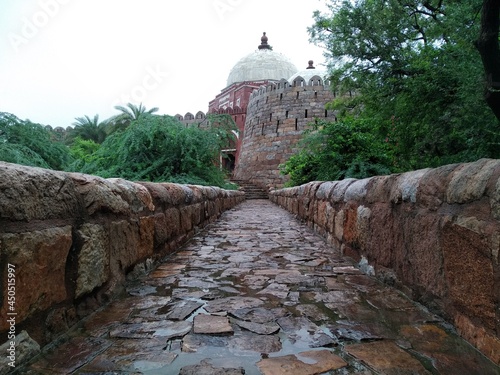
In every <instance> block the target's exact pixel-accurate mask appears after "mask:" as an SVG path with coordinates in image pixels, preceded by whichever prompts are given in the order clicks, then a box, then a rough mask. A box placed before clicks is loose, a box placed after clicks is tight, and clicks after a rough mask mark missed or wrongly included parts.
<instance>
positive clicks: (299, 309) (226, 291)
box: [22, 200, 500, 375]
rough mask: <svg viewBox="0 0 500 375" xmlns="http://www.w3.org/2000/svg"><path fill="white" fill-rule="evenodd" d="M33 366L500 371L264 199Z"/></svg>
mask: <svg viewBox="0 0 500 375" xmlns="http://www.w3.org/2000/svg"><path fill="white" fill-rule="evenodd" d="M127 291H128V296H126V297H124V298H123V299H121V300H118V301H115V302H113V303H111V304H110V305H108V306H107V307H105V308H103V309H101V310H100V311H97V312H96V313H94V314H93V315H92V316H90V317H89V318H87V319H86V320H85V321H84V322H82V323H81V324H80V325H79V327H78V328H77V329H74V330H73V331H72V332H71V333H70V334H69V335H68V340H67V341H66V342H64V343H63V344H61V345H60V346H58V347H56V348H55V349H52V350H46V351H45V352H44V353H43V355H42V356H40V357H39V358H37V359H36V360H35V361H34V362H33V363H32V364H31V365H30V366H29V368H26V369H23V372H22V373H27V374H42V375H44V374H82V375H83V374H151V375H152V374H167V375H168V374H172V375H174V374H175V375H177V374H184V375H186V374H196V375H203V374H214V375H218V374H247V375H248V374H250V375H252V374H253V375H257V374H264V375H281V374H283V375H285V374H286V375H294V374H297V375H305V374H363V375H368V374H432V375H436V374H446V375H448V374H453V375H454V374H460V375H464V374H465V375H466V374H478V375H490V374H491V375H499V374H500V369H499V368H498V367H497V366H495V365H494V364H492V363H491V362H490V361H489V360H487V359H486V358H485V357H484V356H482V355H481V354H480V353H479V352H477V351H476V350H475V349H473V348H472V347H471V346H470V345H469V344H467V343H466V342H465V341H463V340H461V339H460V338H459V337H458V336H457V335H456V334H455V333H454V332H453V330H452V328H451V327H450V326H448V325H446V324H445V323H444V322H443V321H441V320H440V319H439V318H438V317H436V316H434V315H432V314H430V313H429V312H428V311H427V310H425V309H424V308H422V307H421V306H419V305H417V304H415V303H413V302H411V301H410V300H408V299H407V298H406V297H405V296H404V295H402V294H401V293H400V292H398V291H397V290H395V289H393V288H390V287H388V286H386V285H383V284H381V283H380V282H378V281H377V280H376V279H374V278H372V277H369V276H366V275H364V274H362V273H361V272H360V271H359V269H358V268H357V267H356V266H355V265H353V263H352V261H351V260H349V259H345V258H342V257H341V256H340V254H339V253H338V252H336V251H334V250H333V249H332V248H331V247H330V246H328V245H327V244H326V243H325V241H324V240H323V239H322V238H321V237H319V236H317V235H316V234H315V233H313V232H312V231H311V230H310V229H309V228H307V227H306V226H304V225H302V224H301V223H300V222H299V221H297V220H296V219H295V218H294V217H293V216H292V215H290V214H289V213H287V212H286V211H283V210H282V209H281V208H279V207H277V206H275V205H273V204H272V203H270V202H269V201H264V200H262V201H261V200H252V201H247V202H245V203H243V204H241V205H240V206H238V207H236V208H235V209H233V210H231V211H228V212H226V213H225V214H224V215H223V216H222V217H221V219H220V220H219V221H218V222H217V223H214V224H212V225H211V226H210V227H209V228H208V229H207V230H205V231H204V232H202V233H201V234H199V235H198V236H197V237H196V238H194V239H193V240H192V241H190V242H189V243H188V244H187V245H186V246H185V247H184V248H182V249H181V250H180V251H179V252H178V253H177V254H176V255H174V256H172V257H170V258H169V259H167V260H166V261H165V262H164V263H163V264H162V265H160V266H159V267H158V268H157V269H156V270H154V271H153V272H151V273H150V274H149V275H148V276H146V277H145V278H144V279H142V280H140V281H139V282H134V283H132V284H130V285H128V287H127Z"/></svg>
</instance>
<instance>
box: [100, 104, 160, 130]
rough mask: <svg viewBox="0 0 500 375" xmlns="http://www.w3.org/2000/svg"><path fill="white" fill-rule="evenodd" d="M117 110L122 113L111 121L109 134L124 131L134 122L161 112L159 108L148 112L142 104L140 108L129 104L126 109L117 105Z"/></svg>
mask: <svg viewBox="0 0 500 375" xmlns="http://www.w3.org/2000/svg"><path fill="white" fill-rule="evenodd" d="M115 109H117V110H118V111H120V112H121V113H120V114H118V115H116V116H114V117H112V118H110V119H109V121H110V127H109V130H108V134H111V133H114V132H116V131H118V130H124V129H126V128H127V127H128V126H129V125H130V123H131V122H132V121H136V120H139V119H140V118H143V117H144V116H147V115H151V114H153V113H155V112H158V110H159V108H158V107H154V108H151V109H149V110H146V107H145V106H143V105H142V103H140V104H139V106H137V105H135V104H132V103H128V104H127V106H126V107H124V106H121V105H117V106H115Z"/></svg>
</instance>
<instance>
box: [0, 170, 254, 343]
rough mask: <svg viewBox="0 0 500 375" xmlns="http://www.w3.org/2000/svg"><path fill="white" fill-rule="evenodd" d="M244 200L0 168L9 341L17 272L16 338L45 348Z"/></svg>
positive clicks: (213, 191) (201, 190)
mask: <svg viewBox="0 0 500 375" xmlns="http://www.w3.org/2000/svg"><path fill="white" fill-rule="evenodd" d="M244 199H245V197H244V194H243V193H241V192H238V191H226V190H222V189H219V188H215V187H201V186H186V185H177V184H169V183H133V182H130V181H126V180H121V179H102V178H99V177H95V176H89V175H84V174H77V173H64V172H56V171H51V170H46V169H41V168H31V167H25V166H20V165H16V164H9V163H3V162H0V301H1V302H2V305H1V307H0V333H1V337H4V334H5V333H6V332H8V330H9V328H10V326H9V323H8V322H7V317H8V315H7V314H8V313H9V312H11V311H12V310H9V307H10V306H11V305H9V303H8V295H7V290H8V289H7V283H8V265H9V264H11V265H13V266H15V268H14V269H15V305H13V306H14V311H15V313H16V315H15V320H16V331H17V333H20V332H21V331H22V330H25V331H27V332H28V334H29V335H30V336H31V337H32V338H34V339H35V340H36V341H37V342H38V343H39V344H41V345H44V344H45V343H47V342H49V341H51V340H53V339H54V338H55V337H56V336H57V335H59V334H60V333H62V332H64V331H66V330H67V329H68V328H69V327H70V326H71V325H73V324H74V323H75V322H77V321H78V320H79V319H81V318H82V317H83V316H85V315H87V314H88V313H89V312H91V311H93V310H95V309H96V308H98V307H99V306H101V305H102V304H103V303H105V302H107V301H108V300H110V299H111V298H113V297H114V296H115V295H116V294H118V293H119V292H120V291H121V290H122V288H123V285H124V282H125V277H126V275H127V274H129V273H131V272H133V273H140V271H141V269H142V270H145V269H147V268H148V267H151V265H152V264H154V262H155V261H158V260H160V259H162V258H164V257H165V256H166V255H168V254H170V253H172V252H174V251H175V250H177V249H178V248H179V246H180V245H182V244H183V243H184V242H185V241H187V240H188V239H189V238H190V237H192V236H193V235H194V234H195V233H196V232H197V231H198V230H200V229H201V228H203V227H204V226H205V225H206V224H208V223H210V222H213V221H214V220H215V219H216V218H217V217H218V216H219V215H220V214H221V213H222V212H223V211H225V210H227V209H230V208H232V207H234V206H235V205H237V204H238V203H240V202H241V201H243V200H244ZM2 342H3V341H2Z"/></svg>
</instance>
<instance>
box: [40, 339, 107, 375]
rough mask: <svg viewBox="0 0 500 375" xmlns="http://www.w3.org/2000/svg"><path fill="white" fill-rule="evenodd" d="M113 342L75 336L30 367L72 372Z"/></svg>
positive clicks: (56, 371) (41, 370)
mask: <svg viewBox="0 0 500 375" xmlns="http://www.w3.org/2000/svg"><path fill="white" fill-rule="evenodd" d="M111 344H112V342H111V341H109V340H104V339H100V338H94V337H91V338H84V337H75V338H73V339H72V340H70V341H68V342H67V343H65V344H63V345H61V346H60V347H59V348H58V350H57V351H56V352H54V353H52V354H49V355H48V356H46V357H45V358H43V359H42V360H41V361H38V362H37V363H35V364H34V365H32V366H31V367H30V368H31V369H33V370H36V371H40V372H42V373H43V371H44V370H49V371H51V372H53V373H60V374H71V373H72V372H73V371H75V370H77V369H78V368H80V367H82V366H84V365H85V364H87V363H88V362H90V361H91V360H93V359H94V358H95V357H97V356H98V355H99V354H101V353H102V352H104V351H105V350H106V349H108V348H109V347H110V346H111Z"/></svg>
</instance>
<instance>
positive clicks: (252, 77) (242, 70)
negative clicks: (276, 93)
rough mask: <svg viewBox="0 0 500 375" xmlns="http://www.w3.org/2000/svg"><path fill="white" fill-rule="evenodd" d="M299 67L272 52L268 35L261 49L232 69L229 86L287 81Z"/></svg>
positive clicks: (228, 81)
mask: <svg viewBox="0 0 500 375" xmlns="http://www.w3.org/2000/svg"><path fill="white" fill-rule="evenodd" d="M297 70H298V69H297V67H296V66H295V65H294V64H293V63H292V62H291V61H290V60H289V59H288V58H287V57H286V56H284V55H282V54H281V53H278V52H274V51H272V49H271V47H270V46H269V45H268V44H267V36H266V33H264V35H263V36H262V38H261V45H260V46H259V49H258V50H257V51H255V52H252V53H250V54H249V55H247V56H245V57H243V58H242V59H241V60H240V61H238V62H237V63H236V65H235V66H234V67H233V69H231V72H230V73H229V76H228V78H227V86H231V85H232V84H233V83H236V82H243V81H261V80H276V81H279V80H280V79H283V78H284V79H286V78H287V77H290V76H291V75H292V74H294V73H296V72H297Z"/></svg>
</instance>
